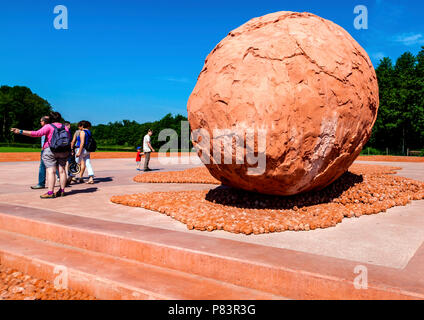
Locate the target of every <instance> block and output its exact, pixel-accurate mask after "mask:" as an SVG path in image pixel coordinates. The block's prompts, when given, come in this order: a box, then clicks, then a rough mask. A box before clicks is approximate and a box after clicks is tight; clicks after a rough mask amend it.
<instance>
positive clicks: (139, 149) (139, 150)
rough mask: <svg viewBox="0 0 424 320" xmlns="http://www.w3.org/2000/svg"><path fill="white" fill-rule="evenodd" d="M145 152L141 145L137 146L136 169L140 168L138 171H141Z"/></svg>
mask: <svg viewBox="0 0 424 320" xmlns="http://www.w3.org/2000/svg"><path fill="white" fill-rule="evenodd" d="M142 154H143V153H142V152H141V147H138V148H137V157H136V158H135V163H136V164H137V165H136V169H137V170H138V171H141V155H142Z"/></svg>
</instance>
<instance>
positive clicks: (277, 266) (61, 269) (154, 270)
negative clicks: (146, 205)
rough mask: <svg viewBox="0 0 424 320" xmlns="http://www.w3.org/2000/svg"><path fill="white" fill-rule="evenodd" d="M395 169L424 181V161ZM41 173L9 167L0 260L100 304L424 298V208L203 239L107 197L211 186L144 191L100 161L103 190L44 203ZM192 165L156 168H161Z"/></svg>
mask: <svg viewBox="0 0 424 320" xmlns="http://www.w3.org/2000/svg"><path fill="white" fill-rule="evenodd" d="M373 164H375V163H373ZM384 164H387V163H384ZM391 165H395V166H399V167H402V168H404V169H403V170H401V171H400V172H399V173H398V174H399V175H404V176H408V177H411V178H414V179H420V180H424V168H423V165H422V164H420V163H418V164H417V163H396V164H393V163H391ZM37 166H38V163H37V162H20V163H0V168H1V170H0V263H1V264H4V265H7V266H10V267H13V268H15V269H18V270H21V271H24V272H26V273H28V274H30V275H33V276H36V277H40V278H43V279H46V280H51V281H55V280H57V279H58V278H60V277H61V279H62V282H63V276H66V280H67V283H66V284H67V286H68V287H69V288H71V289H76V290H83V291H85V292H87V293H89V294H91V295H94V296H96V297H97V298H100V299H226V300H227V299H423V298H424V215H423V212H424V201H416V202H413V203H411V204H410V205H408V206H406V207H397V208H392V209H390V210H388V211H387V212H386V213H382V214H378V215H373V216H362V217H360V218H358V219H356V218H355V219H345V220H344V221H343V222H342V223H341V224H338V225H337V226H336V227H334V228H329V229H324V230H314V231H308V232H283V233H274V234H263V235H250V236H246V235H240V234H231V233H227V232H224V231H215V232H200V231H193V230H188V229H187V228H186V226H185V225H184V224H181V223H180V222H178V221H175V220H173V219H172V218H170V217H168V216H166V215H162V214H159V213H156V212H152V211H149V210H145V209H143V208H131V207H125V206H120V205H116V204H112V203H111V202H110V201H109V199H110V197H111V196H112V195H117V194H125V193H136V192H151V191H166V190H193V189H210V188H214V187H215V186H213V185H198V184H190V185H187V184H137V183H134V182H133V181H132V177H133V176H134V175H135V174H136V173H137V171H136V170H135V161H133V160H131V159H110V160H95V161H93V166H94V169H95V171H96V183H95V184H93V185H86V184H79V185H73V186H72V187H71V188H70V189H69V193H68V195H67V196H66V197H64V198H58V199H53V200H42V199H40V198H39V195H40V194H41V192H42V191H39V190H38V191H34V190H31V189H29V186H30V185H32V184H34V180H35V179H36V175H37ZM192 166H193V165H191V164H167V165H163V164H161V163H160V162H159V161H158V159H152V162H151V167H152V168H157V169H160V170H181V169H185V168H188V167H192ZM62 282H61V283H62Z"/></svg>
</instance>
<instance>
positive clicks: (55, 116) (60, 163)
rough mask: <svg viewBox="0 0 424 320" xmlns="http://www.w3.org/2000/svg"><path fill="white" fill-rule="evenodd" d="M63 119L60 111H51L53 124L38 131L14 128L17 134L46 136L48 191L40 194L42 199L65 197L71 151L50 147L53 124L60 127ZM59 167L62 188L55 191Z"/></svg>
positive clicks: (44, 156)
mask: <svg viewBox="0 0 424 320" xmlns="http://www.w3.org/2000/svg"><path fill="white" fill-rule="evenodd" d="M61 119H62V116H61V115H60V113H59V112H51V113H50V115H49V120H50V122H51V124H46V125H44V126H43V127H42V128H41V129H40V130H38V131H27V130H20V129H17V128H12V129H10V131H12V132H13V133H15V134H21V135H25V136H28V137H38V138H39V137H42V136H46V140H45V143H44V145H43V155H42V161H43V163H44V165H45V167H46V171H47V190H48V191H47V193H46V194H43V195H41V196H40V198H41V199H53V198H56V197H63V196H64V195H65V186H66V173H65V166H66V162H67V159H68V156H69V151H66V152H53V151H51V149H50V142H51V140H52V136H53V132H54V130H55V129H54V128H53V126H55V127H57V128H60V127H62V124H61V123H60V122H59V121H60V120H61ZM65 130H66V131H67V132H68V134H69V139H70V138H71V136H70V133H69V129H68V128H66V127H65ZM57 168H59V182H60V189H59V191H58V192H56V193H54V187H55V182H56V177H55V172H56V169H57Z"/></svg>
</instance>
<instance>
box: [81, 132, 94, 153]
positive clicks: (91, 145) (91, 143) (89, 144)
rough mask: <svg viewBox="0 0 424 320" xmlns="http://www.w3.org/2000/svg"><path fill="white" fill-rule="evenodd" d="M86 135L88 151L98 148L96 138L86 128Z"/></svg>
mask: <svg viewBox="0 0 424 320" xmlns="http://www.w3.org/2000/svg"><path fill="white" fill-rule="evenodd" d="M84 132H85V135H86V140H85V143H84V149H85V150H87V151H88V152H95V151H96V149H97V143H96V140H94V138H93V136H92V135H91V132H90V131H88V130H84Z"/></svg>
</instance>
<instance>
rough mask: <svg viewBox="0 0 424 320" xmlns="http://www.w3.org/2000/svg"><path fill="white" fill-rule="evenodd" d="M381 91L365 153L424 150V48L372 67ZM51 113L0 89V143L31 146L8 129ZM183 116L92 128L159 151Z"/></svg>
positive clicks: (21, 94) (111, 141)
mask: <svg viewBox="0 0 424 320" xmlns="http://www.w3.org/2000/svg"><path fill="white" fill-rule="evenodd" d="M376 73H377V78H378V84H379V89H380V108H379V111H378V116H377V120H376V123H375V125H374V128H373V133H372V136H371V139H370V141H369V142H368V144H367V145H366V148H368V147H371V148H373V149H376V150H380V151H381V152H384V151H385V150H386V148H388V149H389V150H390V153H392V154H393V153H395V154H405V153H406V150H407V149H410V150H414V149H415V150H421V149H424V143H423V141H424V140H423V139H424V47H422V49H421V51H420V52H419V53H418V54H417V55H414V54H412V53H410V52H406V53H404V54H402V55H401V56H400V57H399V58H398V59H397V60H396V62H395V63H393V62H392V60H391V59H390V58H388V57H386V58H383V59H381V60H380V63H379V65H378V67H377V68H376ZM51 110H52V106H51V105H50V104H49V102H48V101H47V100H45V99H43V98H41V97H39V96H38V95H37V94H35V93H33V92H31V90H30V89H29V88H26V87H21V86H15V87H9V86H1V87H0V142H9V143H11V142H12V143H13V142H19V143H34V141H33V139H31V138H29V137H25V136H16V135H12V134H11V133H10V132H9V129H10V128H11V127H16V128H23V129H33V128H34V129H35V128H38V127H39V120H40V118H41V117H42V116H43V115H46V114H48V113H49V112H50V111H51ZM186 120H187V118H186V117H184V116H182V115H175V116H173V115H172V114H167V115H165V116H164V117H163V118H162V119H160V120H158V121H153V122H147V123H138V122H136V121H130V120H123V121H116V122H109V123H108V124H99V125H96V126H93V128H92V130H93V135H94V137H95V138H96V140H97V142H98V144H99V145H100V146H102V145H103V146H112V145H113V146H125V147H131V148H135V147H136V146H142V142H143V137H144V135H145V134H146V133H147V130H148V129H152V130H153V136H152V144H153V147H154V148H155V149H159V147H160V145H161V144H163V143H164V142H161V141H158V134H159V132H160V131H161V130H162V129H167V128H170V129H173V130H175V131H176V132H177V134H178V136H180V134H181V121H186ZM72 128H73V129H75V128H76V124H72Z"/></svg>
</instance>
